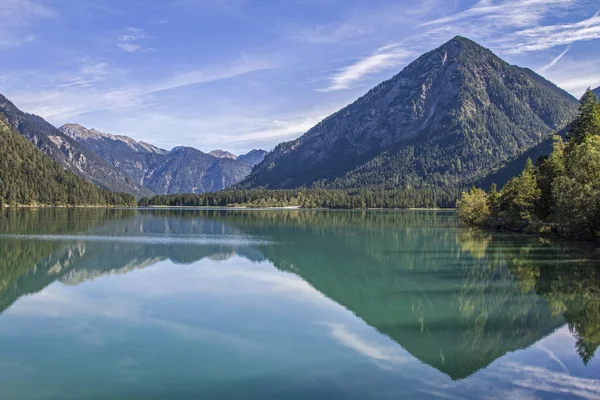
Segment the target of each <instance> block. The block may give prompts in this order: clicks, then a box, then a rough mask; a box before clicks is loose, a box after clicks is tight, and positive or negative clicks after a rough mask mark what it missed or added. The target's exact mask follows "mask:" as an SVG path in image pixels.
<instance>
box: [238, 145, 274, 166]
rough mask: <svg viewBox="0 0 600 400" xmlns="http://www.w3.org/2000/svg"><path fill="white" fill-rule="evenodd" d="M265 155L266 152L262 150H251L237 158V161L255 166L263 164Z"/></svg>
mask: <svg viewBox="0 0 600 400" xmlns="http://www.w3.org/2000/svg"><path fill="white" fill-rule="evenodd" d="M266 155H267V152H266V151H264V150H258V149H253V150H250V151H249V152H248V153H246V154H242V155H241V156H239V157H238V158H237V160H238V161H241V162H244V163H246V164H250V165H252V166H255V165H258V164H260V163H261V162H263V160H264V159H265V156H266Z"/></svg>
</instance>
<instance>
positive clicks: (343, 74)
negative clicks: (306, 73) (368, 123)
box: [319, 44, 413, 92]
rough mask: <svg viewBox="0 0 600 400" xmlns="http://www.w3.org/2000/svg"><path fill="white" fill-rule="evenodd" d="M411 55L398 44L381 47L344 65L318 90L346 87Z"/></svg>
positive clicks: (400, 62)
mask: <svg viewBox="0 0 600 400" xmlns="http://www.w3.org/2000/svg"><path fill="white" fill-rule="evenodd" d="M412 56H413V52H412V51H410V50H405V49H403V48H401V47H400V45H399V44H392V45H388V46H384V47H381V48H379V49H378V50H377V51H376V52H375V53H373V54H372V55H370V56H368V57H365V58H363V59H361V60H359V61H357V62H355V63H354V64H351V65H349V66H347V67H344V68H342V69H341V70H340V71H338V72H337V73H335V74H333V75H332V76H330V77H329V80H330V82H331V84H330V86H328V87H326V88H323V89H319V91H322V92H332V91H336V90H344V89H348V88H350V87H352V85H353V84H355V83H356V82H358V81H360V80H361V79H363V78H365V77H367V76H369V75H372V74H375V73H378V72H381V71H384V70H386V69H388V68H390V67H397V66H398V65H400V64H402V63H404V62H406V61H407V60H408V59H409V58H410V57H412Z"/></svg>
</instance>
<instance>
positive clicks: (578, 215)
mask: <svg viewBox="0 0 600 400" xmlns="http://www.w3.org/2000/svg"><path fill="white" fill-rule="evenodd" d="M565 164H566V171H565V174H564V175H561V176H559V177H558V178H557V179H556V181H555V182H554V184H553V185H552V198H553V201H554V205H555V208H554V219H555V220H556V221H557V222H558V223H559V225H560V226H561V229H563V230H564V231H565V233H567V234H568V235H570V236H575V237H594V236H596V237H598V236H600V136H587V137H585V138H584V139H583V142H582V143H581V144H576V145H574V146H572V147H571V149H570V151H569V153H568V154H567V155H566V158H565Z"/></svg>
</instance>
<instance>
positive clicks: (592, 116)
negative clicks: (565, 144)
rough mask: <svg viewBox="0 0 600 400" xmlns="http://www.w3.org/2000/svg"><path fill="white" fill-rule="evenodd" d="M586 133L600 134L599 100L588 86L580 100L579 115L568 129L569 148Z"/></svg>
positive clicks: (578, 141) (581, 139)
mask: <svg viewBox="0 0 600 400" xmlns="http://www.w3.org/2000/svg"><path fill="white" fill-rule="evenodd" d="M588 135H590V136H600V102H599V101H598V97H596V95H595V94H594V92H592V90H591V89H589V88H588V90H586V92H585V94H584V95H583V97H582V98H581V100H580V104H579V115H578V116H577V118H575V120H574V121H573V123H572V124H571V128H570V129H569V133H568V138H569V149H570V148H571V147H572V146H574V145H576V144H580V143H581V142H583V139H584V138H585V137H586V136H588Z"/></svg>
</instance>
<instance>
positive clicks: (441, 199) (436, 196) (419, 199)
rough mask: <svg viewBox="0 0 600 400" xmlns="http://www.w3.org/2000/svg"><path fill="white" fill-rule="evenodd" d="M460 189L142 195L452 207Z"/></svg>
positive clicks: (179, 200)
mask: <svg viewBox="0 0 600 400" xmlns="http://www.w3.org/2000/svg"><path fill="white" fill-rule="evenodd" d="M458 193H459V191H458V189H455V188H444V189H419V190H417V189H405V190H402V189H395V190H383V189H355V190H352V189H350V190H342V189H337V190H334V189H289V190H242V189H233V190H225V191H222V192H215V193H203V194H173V195H159V196H154V197H152V198H150V199H142V200H140V202H139V205H140V206H142V207H144V206H193V207H228V206H242V207H303V208H332V209H333V208H335V209H355V208H414V207H446V208H447V207H453V205H454V203H455V201H456V198H457V197H458Z"/></svg>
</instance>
